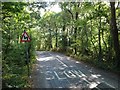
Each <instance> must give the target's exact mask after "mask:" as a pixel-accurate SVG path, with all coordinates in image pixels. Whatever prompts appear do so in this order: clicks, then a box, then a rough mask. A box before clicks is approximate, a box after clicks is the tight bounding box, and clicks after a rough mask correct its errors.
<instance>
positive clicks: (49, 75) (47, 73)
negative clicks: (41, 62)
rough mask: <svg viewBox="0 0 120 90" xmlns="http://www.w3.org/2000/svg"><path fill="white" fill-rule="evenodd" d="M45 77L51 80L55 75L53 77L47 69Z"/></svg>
mask: <svg viewBox="0 0 120 90" xmlns="http://www.w3.org/2000/svg"><path fill="white" fill-rule="evenodd" d="M45 74H46V76H47V77H46V79H47V80H52V79H54V78H55V77H54V75H52V72H51V71H47V72H46V73H45Z"/></svg>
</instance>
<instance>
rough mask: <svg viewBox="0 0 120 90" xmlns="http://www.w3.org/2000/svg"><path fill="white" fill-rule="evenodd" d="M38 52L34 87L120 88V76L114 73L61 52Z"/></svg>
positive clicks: (97, 89)
mask: <svg viewBox="0 0 120 90" xmlns="http://www.w3.org/2000/svg"><path fill="white" fill-rule="evenodd" d="M36 54H37V62H36V66H35V68H34V70H33V72H32V75H31V77H32V81H33V84H32V87H33V88H71V89H72V88H76V89H78V90H81V89H85V90H92V89H93V90H120V86H119V85H120V81H119V80H120V78H119V77H118V76H117V75H115V74H113V73H110V72H107V71H104V70H101V69H98V68H95V67H92V66H90V65H88V64H85V63H83V62H78V61H76V60H74V59H73V58H71V57H68V56H65V55H63V54H61V53H56V52H50V51H36ZM71 89H70V90H71Z"/></svg>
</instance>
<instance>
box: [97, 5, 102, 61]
mask: <svg viewBox="0 0 120 90" xmlns="http://www.w3.org/2000/svg"><path fill="white" fill-rule="evenodd" d="M98 9H99V26H98V44H99V55H98V61H101V60H102V48H101V34H100V33H101V32H100V31H101V15H100V5H99V8H98Z"/></svg>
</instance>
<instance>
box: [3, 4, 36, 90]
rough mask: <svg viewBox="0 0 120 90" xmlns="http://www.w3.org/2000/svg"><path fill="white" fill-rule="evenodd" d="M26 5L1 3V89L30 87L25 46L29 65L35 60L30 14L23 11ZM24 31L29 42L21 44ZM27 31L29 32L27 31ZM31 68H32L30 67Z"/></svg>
mask: <svg viewBox="0 0 120 90" xmlns="http://www.w3.org/2000/svg"><path fill="white" fill-rule="evenodd" d="M25 7H27V4H26V3H21V2H3V3H2V18H3V21H2V22H3V25H2V27H1V28H2V41H3V42H2V71H3V74H2V81H3V83H2V84H3V88H25V87H30V85H29V83H28V81H29V80H28V76H27V75H28V74H27V73H28V71H27V66H26V62H25V58H26V52H25V44H26V46H27V47H28V53H29V60H30V62H31V63H30V64H32V63H33V60H34V59H35V54H34V52H35V48H34V47H35V46H34V44H33V43H34V42H33V40H34V37H32V35H31V33H32V32H31V31H30V29H31V28H30V26H27V25H28V23H31V22H29V21H30V14H29V13H27V12H26V11H25ZM24 30H26V31H27V32H28V34H29V36H30V38H31V40H32V41H31V42H28V43H21V42H20V38H21V36H22V33H23V31H24ZM28 30H29V31H28ZM31 68H32V67H31Z"/></svg>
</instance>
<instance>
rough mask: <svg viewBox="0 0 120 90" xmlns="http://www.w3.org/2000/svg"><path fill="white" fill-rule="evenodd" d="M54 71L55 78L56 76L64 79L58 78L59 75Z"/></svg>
mask: <svg viewBox="0 0 120 90" xmlns="http://www.w3.org/2000/svg"><path fill="white" fill-rule="evenodd" d="M54 73H55V75H56V76H57V78H58V79H59V80H61V79H66V78H65V77H64V78H60V77H59V75H58V74H57V73H56V71H54Z"/></svg>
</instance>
